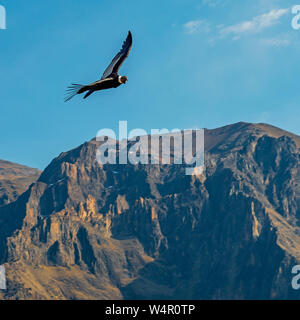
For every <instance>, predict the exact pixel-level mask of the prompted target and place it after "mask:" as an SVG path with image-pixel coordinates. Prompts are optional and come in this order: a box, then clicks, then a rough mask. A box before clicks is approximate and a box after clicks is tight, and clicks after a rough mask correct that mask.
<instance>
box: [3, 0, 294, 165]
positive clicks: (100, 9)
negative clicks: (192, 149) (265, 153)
mask: <svg viewBox="0 0 300 320" xmlns="http://www.w3.org/2000/svg"><path fill="white" fill-rule="evenodd" d="M295 4H297V3H295V1H294V0H293V1H289V0H284V1H281V0H243V1H240V0H161V1H157V0H153V1H144V0H127V1H125V0H114V1H111V0H101V1H100V0H72V1H71V0H64V1H61V0H51V1H48V0H44V1H38V0H27V1H24V0H0V5H3V6H5V8H6V11H7V29H6V30H0V57H1V59H0V71H1V77H0V101H1V102H0V108H1V118H0V121H1V125H0V139H1V149H0V158H1V159H6V160H10V161H15V162H19V163H23V164H26V165H29V166H33V167H38V168H40V169H43V168H44V167H45V166H46V165H47V164H48V163H49V162H50V161H51V160H52V159H53V158H54V157H55V156H57V155H58V154H59V153H60V152H63V151H67V150H69V149H72V148H74V147H76V146H78V145H79V144H81V143H83V142H84V141H88V140H90V139H92V138H93V137H94V136H95V135H96V133H97V131H98V130H100V129H103V128H112V129H114V130H116V131H117V127H118V121H119V120H127V121H128V126H129V129H134V128H143V129H145V130H147V131H150V129H152V128H153V129H156V128H167V129H173V128H179V129H185V128H197V127H198V128H203V127H205V128H215V127H219V126H222V125H226V124H230V123H234V122H238V121H246V122H266V123H270V124H273V125H275V126H278V127H281V128H283V129H286V130H289V131H292V132H294V133H296V134H300V126H299V123H300V111H299V110H300V109H299V104H300V81H299V75H300V63H299V56H300V30H294V29H293V28H292V27H291V20H292V18H293V15H292V13H291V7H292V6H293V5H295ZM299 4H300V3H299ZM129 29H130V30H131V31H132V33H133V37H134V46H133V49H132V52H131V54H130V57H129V59H128V60H127V61H126V63H125V64H124V65H123V67H122V69H121V74H125V75H127V76H128V78H129V82H128V83H127V84H126V86H121V87H120V88H118V89H117V90H111V91H105V92H102V93H97V94H94V95H92V96H91V97H90V98H89V99H88V100H82V98H81V97H76V98H74V99H73V100H72V101H71V102H69V103H64V102H63V98H64V93H65V88H66V87H67V86H68V85H69V84H71V83H74V82H75V83H83V84H85V83H89V82H92V81H94V80H96V79H98V78H100V76H101V75H102V73H103V71H104V69H105V68H106V66H107V65H108V63H109V62H110V61H111V59H112V58H113V56H114V54H116V53H117V51H118V50H119V49H120V47H121V45H122V42H123V40H124V39H125V37H126V34H127V31H128V30H129Z"/></svg>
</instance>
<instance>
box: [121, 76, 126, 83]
mask: <svg viewBox="0 0 300 320" xmlns="http://www.w3.org/2000/svg"><path fill="white" fill-rule="evenodd" d="M120 80H121V82H122V83H124V84H125V83H126V82H127V81H128V78H127V77H126V76H122V77H121V79H120Z"/></svg>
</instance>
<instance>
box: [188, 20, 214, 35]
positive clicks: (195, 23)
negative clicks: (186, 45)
mask: <svg viewBox="0 0 300 320" xmlns="http://www.w3.org/2000/svg"><path fill="white" fill-rule="evenodd" d="M183 28H184V30H185V32H186V33H189V34H194V33H200V32H204V33H208V32H210V27H209V24H208V22H207V21H206V20H191V21H188V22H187V23H185V24H184V25H183Z"/></svg>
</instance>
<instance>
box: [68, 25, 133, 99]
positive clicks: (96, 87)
mask: <svg viewBox="0 0 300 320" xmlns="http://www.w3.org/2000/svg"><path fill="white" fill-rule="evenodd" d="M131 48H132V34H131V32H130V31H129V32H128V36H127V38H126V40H125V42H124V43H123V46H122V49H121V50H120V52H119V53H118V54H117V55H116V56H115V57H114V58H113V60H112V62H111V63H110V65H109V66H108V67H107V68H106V70H105V71H104V73H103V75H102V77H101V79H100V80H98V81H96V82H93V83H91V84H88V85H81V84H75V83H73V84H72V85H71V86H70V87H68V89H67V96H66V98H65V102H67V101H69V100H71V99H72V98H73V97H75V96H76V95H77V94H82V93H84V92H87V93H86V94H85V96H84V99H86V98H87V97H88V96H90V95H91V94H92V93H94V92H95V91H100V90H104V89H111V88H117V87H119V86H120V85H121V84H125V83H126V82H127V81H128V78H127V77H126V76H120V75H119V70H120V68H121V66H122V64H123V62H124V61H125V60H126V58H127V57H128V56H129V52H130V50H131Z"/></svg>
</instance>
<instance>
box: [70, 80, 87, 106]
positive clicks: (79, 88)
mask: <svg viewBox="0 0 300 320" xmlns="http://www.w3.org/2000/svg"><path fill="white" fill-rule="evenodd" d="M85 91H86V90H85V86H83V85H81V84H76V83H73V84H72V85H71V86H69V87H68V88H67V92H66V97H65V102H67V101H70V100H71V99H72V98H73V97H75V96H76V95H77V94H80V93H83V92H85Z"/></svg>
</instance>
